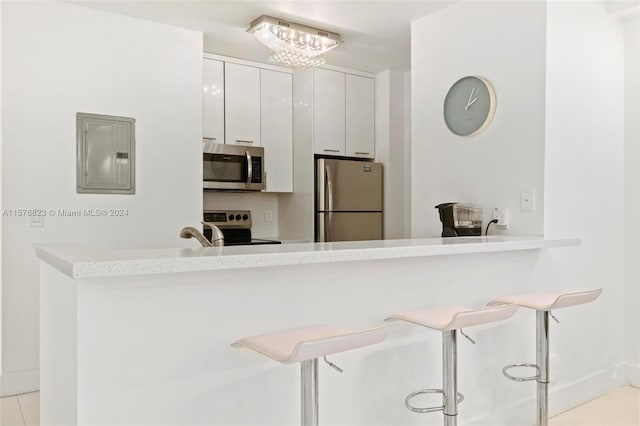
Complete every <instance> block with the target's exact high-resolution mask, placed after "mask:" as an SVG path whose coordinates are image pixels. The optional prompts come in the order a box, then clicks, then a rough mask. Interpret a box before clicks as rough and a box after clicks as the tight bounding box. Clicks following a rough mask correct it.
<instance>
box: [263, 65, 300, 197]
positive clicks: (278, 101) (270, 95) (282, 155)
mask: <svg viewBox="0 0 640 426" xmlns="http://www.w3.org/2000/svg"><path fill="white" fill-rule="evenodd" d="M292 108H293V105H292V75H291V74H289V73H284V72H278V71H271V70H266V69H261V70H260V117H261V120H260V140H261V141H262V146H263V147H264V156H265V170H266V172H267V179H266V183H267V189H266V191H267V192H291V191H293V109H292Z"/></svg>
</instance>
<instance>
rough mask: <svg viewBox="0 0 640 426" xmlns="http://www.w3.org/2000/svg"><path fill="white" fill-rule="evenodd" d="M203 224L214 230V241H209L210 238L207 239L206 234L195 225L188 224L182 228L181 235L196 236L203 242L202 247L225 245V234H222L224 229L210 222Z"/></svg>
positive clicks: (182, 236) (185, 236)
mask: <svg viewBox="0 0 640 426" xmlns="http://www.w3.org/2000/svg"><path fill="white" fill-rule="evenodd" d="M203 225H205V226H208V227H209V228H211V229H212V230H213V233H212V236H211V241H212V242H209V240H207V239H206V238H205V236H204V235H202V233H201V232H200V231H198V230H197V229H196V228H194V227H193V226H187V227H184V228H182V230H181V231H180V237H181V238H195V239H196V240H198V241H199V242H200V244H202V247H219V246H224V235H223V234H222V231H221V230H220V228H218V227H217V226H215V225H212V224H209V223H203Z"/></svg>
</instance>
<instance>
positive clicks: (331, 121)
mask: <svg viewBox="0 0 640 426" xmlns="http://www.w3.org/2000/svg"><path fill="white" fill-rule="evenodd" d="M313 108H314V114H313V143H314V144H313V146H314V151H315V152H316V154H328V155H345V74H344V73H342V72H337V71H331V70H325V69H321V68H316V69H314V70H313Z"/></svg>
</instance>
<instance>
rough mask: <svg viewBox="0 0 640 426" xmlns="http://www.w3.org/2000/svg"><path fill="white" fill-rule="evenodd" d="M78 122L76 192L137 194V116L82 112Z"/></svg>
mask: <svg viewBox="0 0 640 426" xmlns="http://www.w3.org/2000/svg"><path fill="white" fill-rule="evenodd" d="M76 123H77V127H76V132H77V151H76V156H77V172H76V176H77V185H76V192H78V193H84V194H135V123H136V120H135V119H134V118H130V117H117V116H112V115H99V114H88V113H84V112H79V113H77V114H76Z"/></svg>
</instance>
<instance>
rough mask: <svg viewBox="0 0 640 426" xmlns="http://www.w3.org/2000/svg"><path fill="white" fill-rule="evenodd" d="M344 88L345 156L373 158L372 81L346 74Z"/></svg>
mask: <svg viewBox="0 0 640 426" xmlns="http://www.w3.org/2000/svg"><path fill="white" fill-rule="evenodd" d="M345 86H346V94H345V96H346V99H345V104H346V152H347V156H350V157H365V158H373V157H374V154H375V153H374V149H375V136H374V135H375V123H374V117H375V84H374V79H372V78H368V77H360V76H357V75H351V74H347V75H346V82H345Z"/></svg>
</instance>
